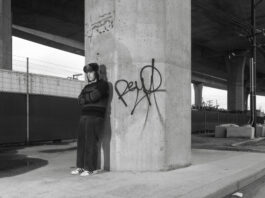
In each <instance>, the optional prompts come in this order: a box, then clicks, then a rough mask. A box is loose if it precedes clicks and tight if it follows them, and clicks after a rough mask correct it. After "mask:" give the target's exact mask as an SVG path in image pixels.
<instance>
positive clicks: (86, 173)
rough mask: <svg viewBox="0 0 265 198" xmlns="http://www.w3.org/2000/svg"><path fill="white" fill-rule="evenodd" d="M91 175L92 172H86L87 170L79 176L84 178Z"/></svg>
mask: <svg viewBox="0 0 265 198" xmlns="http://www.w3.org/2000/svg"><path fill="white" fill-rule="evenodd" d="M92 174H93V171H87V170H84V171H83V172H82V173H81V174H80V176H82V177H85V176H88V175H92Z"/></svg>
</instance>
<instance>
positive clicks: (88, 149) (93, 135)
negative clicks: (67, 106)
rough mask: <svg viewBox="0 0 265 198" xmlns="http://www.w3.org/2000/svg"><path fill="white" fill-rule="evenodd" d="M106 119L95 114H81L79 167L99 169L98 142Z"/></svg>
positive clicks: (78, 150)
mask: <svg viewBox="0 0 265 198" xmlns="http://www.w3.org/2000/svg"><path fill="white" fill-rule="evenodd" d="M103 125H104V119H103V118H101V117H95V116H81V118H80V123H79V128H78V140H77V160H76V165H77V167H78V168H84V169H86V170H89V171H94V170H96V169H97V161H98V143H99V140H100V136H101V134H102V129H103Z"/></svg>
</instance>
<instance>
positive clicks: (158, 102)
mask: <svg viewBox="0 0 265 198" xmlns="http://www.w3.org/2000/svg"><path fill="white" fill-rule="evenodd" d="M190 22H191V2H190V0H185V1H175V0H167V1H150V0H141V1H139V0H109V1H105V0H97V1H94V0H85V24H86V26H85V56H86V62H92V61H96V62H99V63H101V64H105V65H106V68H107V77H108V80H109V81H110V82H111V83H112V86H113V87H114V91H113V94H112V102H111V113H110V112H109V114H110V117H109V119H110V122H109V123H110V124H111V127H110V126H109V125H108V124H109V123H108V124H107V128H106V131H107V130H111V132H106V131H105V135H106V134H111V138H110V139H111V141H110V146H109V150H110V151H109V154H110V156H109V159H110V164H109V166H110V167H109V168H110V169H111V170H118V171H122V170H138V171H158V170H169V169H175V168H179V167H185V166H188V165H189V164H190V162H191V108H190V104H191V102H190V101H191V92H190V88H191V86H190V83H191V28H190V27H191V23H190ZM152 58H154V60H155V61H154V67H152V63H151V60H152ZM146 65H149V66H147V67H144V66H146ZM103 68H104V67H103ZM120 80H122V81H120ZM130 82H131V83H130ZM136 82H137V84H136ZM127 83H128V84H127ZM160 83H161V84H160ZM143 85H144V87H145V88H143ZM115 88H116V89H115ZM126 88H127V89H126ZM125 90H127V91H125ZM124 91H125V92H124ZM119 94H120V98H119ZM137 94H138V95H137ZM122 99H123V100H122ZM126 105H127V106H126ZM134 108H135V109H134ZM133 109H134V111H133ZM107 120H108V119H107ZM107 122H108V121H107ZM106 139H107V138H105V140H104V141H108V140H106ZM104 141H103V142H104ZM106 145H108V144H106ZM106 147H107V146H106ZM106 147H105V151H104V154H105V156H106V155H108V151H107V150H108V148H106ZM103 148H104V147H103ZM103 150H104V149H103ZM107 158H108V157H107ZM105 159H106V158H105V157H104V160H105ZM104 163H105V164H106V163H107V164H108V162H105V161H104ZM105 168H106V166H105Z"/></svg>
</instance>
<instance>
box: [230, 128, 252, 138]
mask: <svg viewBox="0 0 265 198" xmlns="http://www.w3.org/2000/svg"><path fill="white" fill-rule="evenodd" d="M254 132H255V130H254V128H253V127H251V126H242V127H227V134H226V137H237V138H249V139H254Z"/></svg>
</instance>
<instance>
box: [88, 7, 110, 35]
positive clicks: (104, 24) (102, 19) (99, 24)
mask: <svg viewBox="0 0 265 198" xmlns="http://www.w3.org/2000/svg"><path fill="white" fill-rule="evenodd" d="M113 16H114V14H113V13H112V12H108V13H106V14H103V15H101V16H99V19H98V20H97V21H96V22H94V23H92V24H91V25H90V27H89V28H88V30H87V32H86V36H87V37H88V38H90V40H91V39H92V37H93V34H94V33H95V32H96V33H99V34H102V33H104V32H108V31H110V30H111V29H112V28H113V23H114V17H113Z"/></svg>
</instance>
